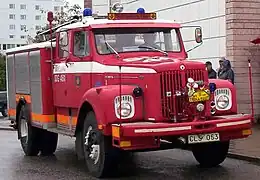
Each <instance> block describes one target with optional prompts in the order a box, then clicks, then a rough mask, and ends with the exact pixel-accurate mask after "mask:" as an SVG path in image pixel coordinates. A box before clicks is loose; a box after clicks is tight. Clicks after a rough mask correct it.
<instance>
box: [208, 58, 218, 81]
mask: <svg viewBox="0 0 260 180" xmlns="http://www.w3.org/2000/svg"><path fill="white" fill-rule="evenodd" d="M206 67H207V70H208V77H209V79H217V73H216V71H215V70H214V69H212V63H211V62H209V61H207V62H206Z"/></svg>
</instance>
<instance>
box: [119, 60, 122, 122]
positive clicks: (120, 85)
mask: <svg viewBox="0 0 260 180" xmlns="http://www.w3.org/2000/svg"><path fill="white" fill-rule="evenodd" d="M121 69H122V66H121V64H120V65H119V102H120V104H119V112H120V113H119V114H120V124H119V126H121V124H122V112H121V111H122V77H121V74H122V70H121Z"/></svg>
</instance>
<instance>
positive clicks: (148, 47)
mask: <svg viewBox="0 0 260 180" xmlns="http://www.w3.org/2000/svg"><path fill="white" fill-rule="evenodd" d="M138 48H146V49H152V50H155V51H158V52H161V53H163V54H164V55H165V56H168V53H167V52H165V51H163V50H160V49H157V48H154V47H152V46H146V45H140V46H138Z"/></svg>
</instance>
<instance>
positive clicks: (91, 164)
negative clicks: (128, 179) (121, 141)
mask: <svg viewBox="0 0 260 180" xmlns="http://www.w3.org/2000/svg"><path fill="white" fill-rule="evenodd" d="M82 132H83V133H82V136H83V138H82V143H83V153H84V158H85V163H86V165H87V168H88V170H89V172H90V174H91V175H92V176H94V177H97V178H101V177H105V176H108V175H112V173H113V172H115V169H117V165H118V159H119V155H120V150H119V149H117V148H114V147H112V138H111V137H107V136H104V135H103V134H102V132H101V131H100V130H98V128H97V121H96V117H95V114H94V112H89V113H88V114H87V116H86V119H85V122H84V126H83V131H82Z"/></svg>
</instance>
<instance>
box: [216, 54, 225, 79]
mask: <svg viewBox="0 0 260 180" xmlns="http://www.w3.org/2000/svg"><path fill="white" fill-rule="evenodd" d="M224 60H225V58H224V57H222V58H220V60H219V61H218V62H219V68H218V69H217V74H218V77H219V74H220V73H221V71H222V70H223V62H224Z"/></svg>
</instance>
